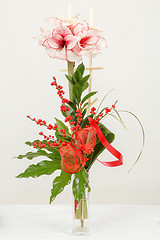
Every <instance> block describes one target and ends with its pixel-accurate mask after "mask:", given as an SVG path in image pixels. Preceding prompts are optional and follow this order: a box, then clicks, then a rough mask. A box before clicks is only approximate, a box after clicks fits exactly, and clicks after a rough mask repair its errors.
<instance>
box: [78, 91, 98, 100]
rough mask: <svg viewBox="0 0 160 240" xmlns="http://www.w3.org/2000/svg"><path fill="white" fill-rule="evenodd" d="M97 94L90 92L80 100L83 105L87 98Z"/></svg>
mask: <svg viewBox="0 0 160 240" xmlns="http://www.w3.org/2000/svg"><path fill="white" fill-rule="evenodd" d="M96 93H97V92H91V93H88V94H87V95H86V96H85V97H84V98H83V99H82V101H81V102H82V103H84V102H85V101H86V100H87V99H88V98H90V97H91V96H93V95H95V94H96Z"/></svg>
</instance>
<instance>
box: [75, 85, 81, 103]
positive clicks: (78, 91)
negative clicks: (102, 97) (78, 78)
mask: <svg viewBox="0 0 160 240" xmlns="http://www.w3.org/2000/svg"><path fill="white" fill-rule="evenodd" d="M73 94H74V97H75V98H76V100H77V102H78V103H80V101H81V95H82V87H81V85H79V84H77V85H75V86H73Z"/></svg>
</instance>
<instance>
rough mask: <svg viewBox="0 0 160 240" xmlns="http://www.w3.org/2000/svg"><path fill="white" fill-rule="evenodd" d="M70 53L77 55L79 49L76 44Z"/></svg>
mask: <svg viewBox="0 0 160 240" xmlns="http://www.w3.org/2000/svg"><path fill="white" fill-rule="evenodd" d="M72 51H73V52H74V53H75V54H76V55H79V53H80V51H81V48H80V47H79V45H78V43H77V44H76V45H75V46H74V48H73V49H72Z"/></svg>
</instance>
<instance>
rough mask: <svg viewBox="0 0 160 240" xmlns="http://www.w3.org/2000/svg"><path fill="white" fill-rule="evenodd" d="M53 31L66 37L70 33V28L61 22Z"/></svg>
mask: <svg viewBox="0 0 160 240" xmlns="http://www.w3.org/2000/svg"><path fill="white" fill-rule="evenodd" d="M54 33H55V34H59V35H61V36H62V37H66V36H67V35H69V34H71V35H72V32H71V30H70V29H69V28H68V27H67V26H63V25H62V24H61V25H59V26H58V27H57V28H56V31H55V32H54Z"/></svg>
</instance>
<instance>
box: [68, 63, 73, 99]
mask: <svg viewBox="0 0 160 240" xmlns="http://www.w3.org/2000/svg"><path fill="white" fill-rule="evenodd" d="M67 63H68V75H69V76H70V77H72V76H73V73H74V62H67ZM69 100H70V101H71V102H74V96H73V85H72V84H71V83H70V82H69Z"/></svg>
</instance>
